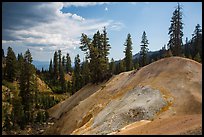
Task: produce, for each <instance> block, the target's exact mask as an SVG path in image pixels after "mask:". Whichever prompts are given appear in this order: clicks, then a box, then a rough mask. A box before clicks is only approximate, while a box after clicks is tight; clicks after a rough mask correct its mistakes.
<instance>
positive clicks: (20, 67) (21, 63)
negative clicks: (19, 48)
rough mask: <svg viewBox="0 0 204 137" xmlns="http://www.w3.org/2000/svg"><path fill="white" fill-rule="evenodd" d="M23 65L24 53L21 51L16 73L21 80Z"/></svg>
mask: <svg viewBox="0 0 204 137" xmlns="http://www.w3.org/2000/svg"><path fill="white" fill-rule="evenodd" d="M22 67H23V54H22V53H21V54H18V57H17V74H16V78H17V80H19V78H20V73H21V69H22Z"/></svg>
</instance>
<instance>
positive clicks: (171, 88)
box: [45, 57, 202, 134]
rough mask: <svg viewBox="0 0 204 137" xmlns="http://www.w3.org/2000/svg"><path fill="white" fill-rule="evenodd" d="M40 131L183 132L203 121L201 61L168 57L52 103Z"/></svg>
mask: <svg viewBox="0 0 204 137" xmlns="http://www.w3.org/2000/svg"><path fill="white" fill-rule="evenodd" d="M49 114H50V116H51V117H53V118H54V119H57V120H56V123H55V124H54V126H53V127H51V128H49V129H48V130H47V131H46V132H45V134H185V133H187V132H188V131H189V130H194V129H198V128H201V127H202V120H201V116H202V65H201V64H200V63H197V62H195V61H193V60H189V59H185V58H180V57H170V58H165V59H161V60H159V61H156V62H154V63H151V64H149V65H147V66H145V67H143V68H141V69H140V70H138V71H137V70H134V71H129V72H124V73H121V74H119V75H116V76H114V77H112V78H111V79H110V80H109V81H107V82H106V83H102V84H99V85H87V86H85V87H84V88H82V89H81V90H79V91H78V92H77V93H76V94H75V95H73V96H72V97H71V98H69V99H67V100H65V101H64V102H62V103H60V104H58V105H56V106H54V107H53V108H51V109H50V110H49Z"/></svg>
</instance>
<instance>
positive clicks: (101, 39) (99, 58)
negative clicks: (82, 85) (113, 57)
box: [80, 28, 110, 83]
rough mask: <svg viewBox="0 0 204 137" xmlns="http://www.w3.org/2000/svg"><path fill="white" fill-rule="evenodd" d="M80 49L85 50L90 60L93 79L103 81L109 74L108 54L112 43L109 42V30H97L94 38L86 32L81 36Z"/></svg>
mask: <svg viewBox="0 0 204 137" xmlns="http://www.w3.org/2000/svg"><path fill="white" fill-rule="evenodd" d="M81 45H82V46H80V49H81V50H82V51H84V52H85V54H86V59H88V60H90V72H91V81H92V82H93V83H97V82H101V81H103V80H105V79H107V78H108V76H109V71H108V69H109V63H108V54H109V49H110V45H109V44H108V38H107V32H106V29H105V28H104V30H103V33H102V34H100V32H99V31H97V32H96V33H95V34H94V35H93V40H91V39H90V38H88V37H87V35H86V34H82V36H81Z"/></svg>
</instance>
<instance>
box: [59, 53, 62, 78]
mask: <svg viewBox="0 0 204 137" xmlns="http://www.w3.org/2000/svg"><path fill="white" fill-rule="evenodd" d="M61 57H62V52H61V50H58V63H59V64H58V68H59V74H60V72H61V71H62V58H61Z"/></svg>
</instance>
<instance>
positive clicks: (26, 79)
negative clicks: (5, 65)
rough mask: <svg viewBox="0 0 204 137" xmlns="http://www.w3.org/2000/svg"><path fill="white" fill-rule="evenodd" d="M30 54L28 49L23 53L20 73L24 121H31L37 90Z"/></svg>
mask: <svg viewBox="0 0 204 137" xmlns="http://www.w3.org/2000/svg"><path fill="white" fill-rule="evenodd" d="M32 61H33V60H32V56H31V53H30V51H29V50H27V51H26V52H25V54H24V62H23V67H22V69H21V75H20V96H21V98H22V105H23V106H24V113H25V116H26V118H25V120H26V121H25V122H32V121H33V112H34V109H35V100H36V99H35V97H36V96H35V94H36V92H37V83H36V81H37V80H36V76H35V69H34V66H33V65H32Z"/></svg>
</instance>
